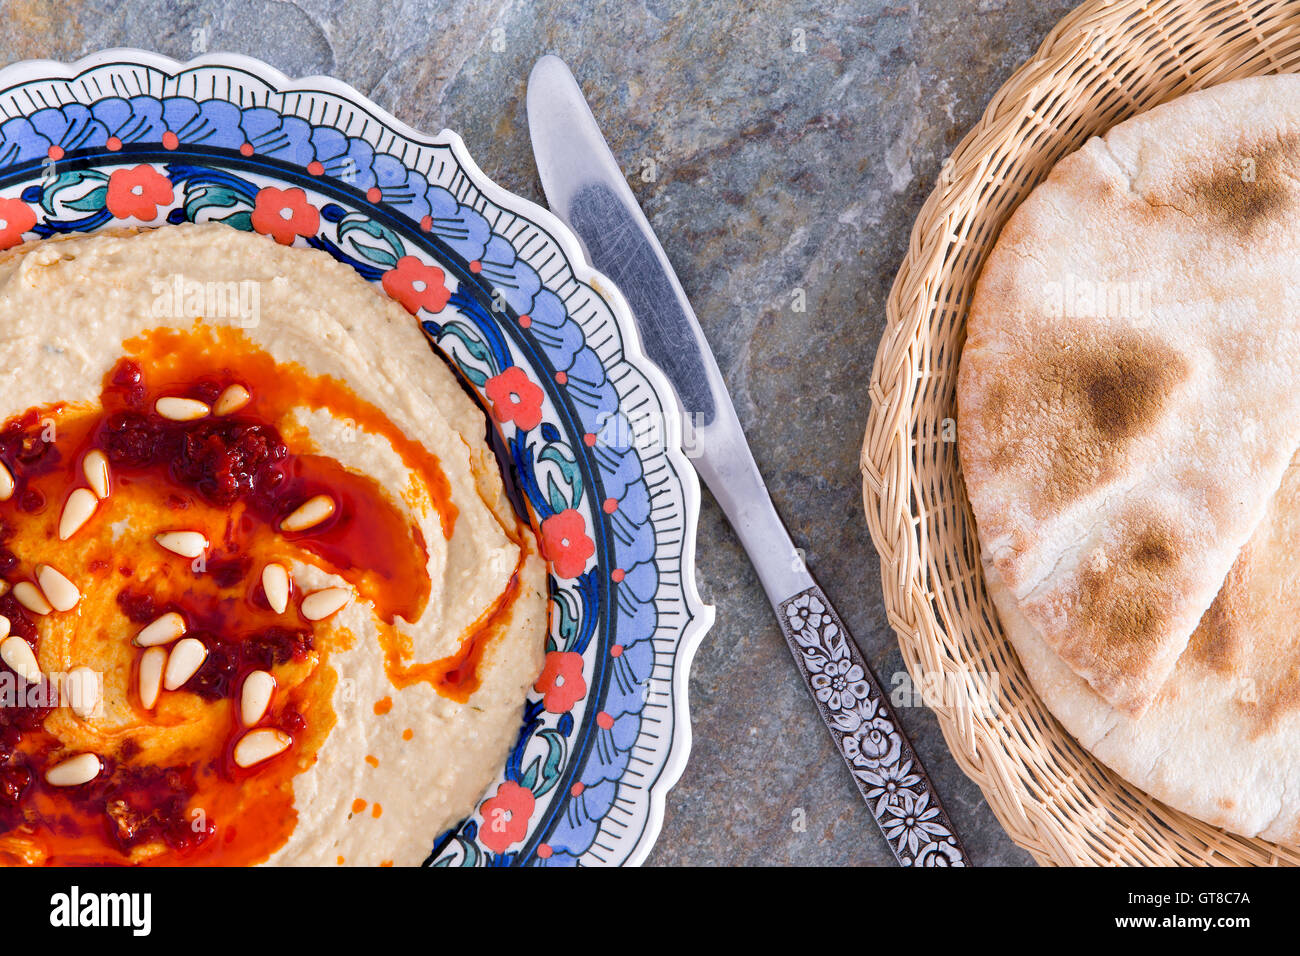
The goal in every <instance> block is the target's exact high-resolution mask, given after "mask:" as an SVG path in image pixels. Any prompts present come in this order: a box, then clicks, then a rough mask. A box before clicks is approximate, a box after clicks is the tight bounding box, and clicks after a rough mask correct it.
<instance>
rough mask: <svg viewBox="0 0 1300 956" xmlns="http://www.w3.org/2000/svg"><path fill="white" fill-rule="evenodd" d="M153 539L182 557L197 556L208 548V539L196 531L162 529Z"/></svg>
mask: <svg viewBox="0 0 1300 956" xmlns="http://www.w3.org/2000/svg"><path fill="white" fill-rule="evenodd" d="M153 539H154V540H155V541H157V542H158V544H160V545H161V546H162V547H164V548H166V549H167V550H168V551H170V552H172V553H173V554H179V555H180V556H181V557H182V558H197V557H198V556H199V555H200V554H202V553H203V552H204V551H206V550H208V539H207V538H206V537H205V536H204V535H202V534H201V533H199V532H198V531H164V532H162V533H161V534H156V535H154V536H153Z"/></svg>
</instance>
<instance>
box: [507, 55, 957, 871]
mask: <svg viewBox="0 0 1300 956" xmlns="http://www.w3.org/2000/svg"><path fill="white" fill-rule="evenodd" d="M527 111H528V128H529V133H530V135H531V137H532V143H533V154H534V156H535V158H536V161H537V172H538V175H539V177H540V178H541V182H542V189H543V191H544V192H545V193H546V200H547V203H548V204H549V206H550V208H551V212H553V213H554V214H555V215H556V216H557V217H558V218H559V219H560V220H561V221H562V222H563V223H564V224H565V225H566V226H568V227H569V228H570V229H571V230H572V231H573V232H574V233H575V234H576V235H577V237H578V240H579V242H580V243H581V244H582V247H583V251H584V252H585V253H586V255H587V258H588V260H589V261H590V262H591V264H592V265H593V266H594V267H595V268H596V269H597V270H598V271H599V272H601V273H603V274H604V275H605V276H607V277H608V278H609V279H610V280H611V281H612V282H613V283H614V284H615V285H616V286H617V287H618V289H619V291H620V292H622V294H623V297H624V299H625V300H626V301H627V304H628V306H629V307H630V309H631V311H632V315H633V318H634V319H635V321H636V325H637V329H638V331H639V332H640V335H641V340H642V343H643V345H644V347H645V350H646V353H647V354H648V355H649V356H650V358H651V359H652V360H653V361H654V362H655V363H656V364H657V365H658V366H659V368H660V369H661V370H662V371H663V372H664V374H665V376H666V377H667V378H668V381H669V382H670V384H671V385H672V387H673V391H674V392H675V395H676V398H677V405H678V412H679V413H680V415H681V416H682V421H683V428H684V431H683V434H684V435H687V436H688V437H687V439H686V440H685V442H684V444H685V445H686V453H687V456H688V457H689V458H690V460H691V463H692V464H693V465H694V466H695V469H696V471H698V472H699V474H700V477H701V478H702V479H703V480H704V482H705V483H706V484H707V485H708V486H709V490H710V491H711V492H712V493H713V495H714V497H715V498H716V499H717V501H718V504H719V505H721V507H722V510H723V512H724V513H725V514H726V515H727V519H728V520H729V521H730V522H731V525H732V527H733V528H734V529H735V530H736V534H737V536H738V537H739V538H740V541H741V543H742V544H743V546H744V547H745V550H746V552H747V553H748V555H749V557H750V560H751V561H752V562H753V565H754V568H755V570H756V571H757V572H758V576H759V580H760V582H761V583H762V585H763V589H764V591H765V592H766V594H767V597H768V600H769V601H770V602H771V604H772V608H773V610H774V611H775V612H776V616H777V620H778V623H779V624H780V626H781V630H782V633H783V634H784V636H785V639H786V643H787V644H788V646H789V648H790V651H791V653H792V654H793V655H794V659H795V663H796V664H797V665H798V667H799V670H800V672H801V674H802V676H803V679H804V683H805V685H806V686H807V688H808V690H809V692H810V693H811V694H812V696H813V699H814V701H815V703H816V705H817V709H818V712H819V713H820V715H821V717H822V720H823V722H824V723H825V724H826V727H827V729H828V730H829V731H830V733H831V737H832V738H833V740H834V742H835V745H836V749H837V751H838V752H839V754H840V756H841V757H842V758H843V759H844V762H845V763H846V764H847V766H848V768H849V771H850V772H851V773H852V775H853V779H854V783H855V784H856V785H857V787H858V791H859V793H860V794H861V795H862V798H863V799H864V800H865V801H866V803H867V805H868V807H869V808H870V809H871V811H872V815H873V817H874V818H875V820H876V822H877V824H878V825H879V827H880V829H881V832H882V834H883V835H884V837H885V839H886V841H887V842H888V844H889V846H890V849H891V850H892V851H893V853H894V856H895V858H896V859H897V860H898V861H899V862H900V863H902V864H903V865H913V864H915V865H937V866H945V865H946V866H953V865H957V866H967V865H970V861H969V858H968V857H967V855H966V851H965V849H964V848H963V846H962V844H961V841H960V839H959V838H958V836H957V834H956V831H955V830H954V829H953V826H952V823H951V821H950V819H949V818H948V815H947V813H946V812H945V811H944V809H943V806H942V804H941V803H940V802H939V798H938V795H937V794H936V793H935V790H934V787H933V785H932V784H931V782H930V779H929V777H928V775H927V774H926V773H925V770H924V769H923V768H922V766H921V762H920V760H919V759H918V757H917V755H916V752H915V750H914V749H913V748H912V745H911V743H910V742H909V741H908V740H907V737H906V736H905V735H904V733H903V730H902V725H901V724H900V723H899V721H898V718H897V716H896V715H895V714H894V712H893V709H892V707H891V705H890V701H889V697H888V695H887V694H886V693H885V692H884V690H883V688H882V687H881V685H880V683H879V681H878V680H877V679H876V677H875V675H874V674H873V673H872V671H871V668H870V667H869V666H868V665H867V663H866V661H865V659H864V658H863V656H862V653H861V651H859V649H858V647H857V644H856V643H855V642H854V640H853V639H852V637H851V635H850V634H849V632H848V630H847V629H846V628H845V626H844V622H843V620H842V619H841V618H840V616H839V614H837V613H836V611H835V609H834V607H832V605H831V602H830V600H829V598H827V597H826V595H825V593H824V592H823V591H822V590H821V588H820V587H819V586H818V584H817V582H816V581H815V580H814V579H813V577H812V574H811V573H810V572H809V570H808V568H807V567H806V565H805V563H804V561H803V558H802V552H801V551H799V550H798V549H796V548H795V545H794V542H793V541H792V540H791V538H790V535H789V533H788V532H787V531H786V528H785V526H784V524H782V522H781V519H780V517H779V516H778V515H777V513H776V509H775V507H774V506H773V504H772V499H771V497H770V495H769V494H768V491H767V487H766V485H765V484H764V483H763V478H762V475H761V474H760V473H759V470H758V466H757V464H756V463H755V461H754V456H753V454H752V453H751V452H750V448H749V443H748V442H747V441H746V440H745V435H744V432H743V431H742V430H741V427H740V421H739V420H738V419H737V417H736V410H735V408H734V406H733V405H732V402H731V397H730V395H729V394H728V392H727V388H726V385H725V384H724V381H723V378H722V373H721V372H720V371H719V369H718V363H717V360H716V359H715V358H714V355H713V351H712V349H710V348H709V344H708V341H707V340H706V339H705V337H704V332H703V330H702V329H701V328H700V324H699V320H698V319H697V318H696V315H695V312H694V310H693V309H692V308H691V304H690V301H689V300H688V299H687V297H686V293H685V291H684V290H683V288H682V284H681V282H680V280H679V279H678V278H677V273H676V272H675V271H674V270H673V267H672V264H671V263H670V262H669V260H668V256H667V254H666V253H665V252H664V249H663V247H662V246H661V245H660V243H659V240H658V239H657V238H656V236H655V234H654V231H653V230H652V229H651V227H650V223H649V222H648V221H647V220H646V218H645V215H644V214H643V213H642V211H641V208H640V206H639V205H637V202H636V198H635V197H634V196H633V194H632V190H631V188H630V187H629V186H628V184H627V179H626V178H625V177H624V175H623V173H622V171H621V169H620V167H619V165H618V162H617V161H616V160H615V158H614V154H613V153H612V152H611V150H610V148H609V145H608V144H607V143H606V142H605V138H604V136H602V135H601V132H600V128H599V127H598V126H597V124H596V120H595V117H594V116H593V115H592V113H591V109H590V107H589V106H588V105H587V101H586V99H585V98H584V97H583V95H582V90H581V89H580V88H579V86H578V83H577V80H575V79H574V77H573V74H572V73H571V72H570V71H569V68H568V67H567V66H566V65H565V63H564V61H563V60H561V59H559V58H558V57H555V56H550V55H548V56H544V57H542V58H541V59H540V60H538V62H537V64H536V65H535V66H534V67H533V70H532V73H531V74H530V76H529V78H528V95H527Z"/></svg>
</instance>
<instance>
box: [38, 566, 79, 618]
mask: <svg viewBox="0 0 1300 956" xmlns="http://www.w3.org/2000/svg"><path fill="white" fill-rule="evenodd" d="M36 583H37V584H39V585H40V586H41V590H42V591H44V592H45V598H46V600H48V601H49V602H50V604H52V605H53V606H54V610H56V611H71V610H72V609H73V608H74V607H76V606H77V602H78V601H80V600H81V592H80V591H78V590H77V586H76V585H75V584H73V583H72V582H71V581H69V580H68V579H67V577H65V576H64V574H63V572H62V571H60V570H59V569H58V568H53V567H50V566H49V565H48V564H38V565H37V566H36Z"/></svg>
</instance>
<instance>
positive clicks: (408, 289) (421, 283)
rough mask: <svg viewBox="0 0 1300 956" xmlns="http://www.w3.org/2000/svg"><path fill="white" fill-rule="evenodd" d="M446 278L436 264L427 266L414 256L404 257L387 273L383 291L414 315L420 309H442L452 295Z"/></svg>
mask: <svg viewBox="0 0 1300 956" xmlns="http://www.w3.org/2000/svg"><path fill="white" fill-rule="evenodd" d="M444 278H445V276H444V275H443V271H442V270H441V269H439V268H438V267H437V266H427V265H425V264H424V263H423V262H421V261H420V260H419V259H417V258H415V256H402V258H400V259H398V260H397V265H396V266H394V267H393V268H392V269H389V270H388V271H387V272H385V273H384V278H383V285H384V291H385V292H387V293H388V294H389V296H391V297H392V298H394V299H396V300H397V301H398V302H400V303H401V304H402V308H404V309H406V311H407V312H410V313H411V314H412V315H414V314H415V313H416V312H418V311H420V309H424V310H425V311H426V312H441V311H442V310H443V309H444V308H446V307H447V300H448V299H450V298H451V292H450V291H449V290H448V289H447V286H446V284H445V283H444V282H443V279H444Z"/></svg>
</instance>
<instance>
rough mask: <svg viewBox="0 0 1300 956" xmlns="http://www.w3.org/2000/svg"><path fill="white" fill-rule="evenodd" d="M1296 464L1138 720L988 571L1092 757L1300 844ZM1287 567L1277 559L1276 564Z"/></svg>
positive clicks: (1021, 639) (1007, 615)
mask: <svg viewBox="0 0 1300 956" xmlns="http://www.w3.org/2000/svg"><path fill="white" fill-rule="evenodd" d="M1296 554H1300V456H1297V458H1296V459H1295V460H1294V461H1293V462H1292V464H1291V466H1290V468H1288V469H1287V471H1286V475H1285V478H1284V480H1283V482H1282V487H1281V489H1280V490H1279V492H1278V494H1277V495H1276V496H1275V497H1274V498H1273V500H1272V502H1271V504H1270V507H1269V509H1268V512H1267V514H1266V515H1265V519H1264V521H1263V522H1262V523H1261V524H1260V526H1259V527H1258V528H1257V529H1256V532H1255V535H1254V536H1253V537H1252V538H1251V540H1250V541H1249V543H1248V544H1247V545H1246V547H1245V548H1244V549H1243V550H1242V553H1241V555H1240V556H1239V557H1238V559H1237V561H1236V563H1235V564H1234V565H1233V567H1232V571H1231V572H1230V573H1229V575H1228V578H1227V580H1226V581H1225V582H1224V585H1223V588H1222V589H1221V590H1220V591H1219V594H1218V596H1217V597H1216V598H1215V600H1214V603H1213V604H1212V605H1211V607H1210V610H1209V611H1208V612H1207V613H1206V614H1205V617H1204V618H1203V619H1202V621H1201V624H1200V626H1199V627H1198V628H1197V629H1196V631H1195V632H1194V633H1193V635H1192V638H1191V641H1190V643H1189V645H1188V647H1187V650H1186V651H1185V652H1184V653H1183V655H1182V656H1181V657H1180V658H1179V659H1178V661H1177V663H1176V664H1175V665H1174V669H1173V672H1172V673H1171V674H1170V676H1169V679H1168V680H1167V681H1165V684H1164V686H1163V687H1161V689H1160V693H1159V694H1158V695H1157V696H1156V699H1155V701H1153V702H1152V704H1151V706H1150V708H1148V710H1147V711H1146V713H1144V714H1143V715H1142V717H1141V718H1140V719H1135V718H1132V717H1129V716H1127V715H1125V714H1123V713H1121V712H1120V711H1118V710H1116V709H1115V708H1113V707H1111V706H1110V705H1109V704H1107V703H1106V702H1105V701H1104V700H1102V698H1101V697H1099V696H1097V694H1095V693H1093V691H1092V690H1091V689H1090V688H1089V687H1088V684H1087V683H1086V682H1085V681H1084V680H1083V679H1082V678H1081V677H1079V676H1078V675H1077V674H1075V673H1074V672H1073V671H1071V669H1070V668H1069V667H1067V666H1066V664H1065V663H1064V661H1062V660H1061V658H1060V657H1058V656H1057V655H1056V654H1055V653H1053V652H1052V650H1051V649H1050V648H1048V646H1047V644H1046V642H1045V641H1044V640H1043V638H1042V636H1041V635H1040V634H1039V632H1038V631H1037V630H1036V629H1035V628H1034V627H1033V626H1032V625H1030V624H1029V623H1028V622H1027V621H1026V619H1025V616H1024V615H1023V614H1022V613H1021V612H1020V610H1019V608H1018V607H1017V605H1016V602H1015V600H1014V599H1012V598H1011V596H1010V592H1009V591H1008V590H1007V589H1006V587H1005V586H1004V585H1003V584H1002V582H1001V580H1000V579H999V578H998V577H997V571H996V569H994V570H992V571H990V573H989V579H988V584H989V590H990V593H991V595H992V597H993V600H994V603H995V604H996V605H997V608H998V614H999V616H1000V617H1001V619H1002V624H1003V627H1004V629H1005V630H1006V631H1007V634H1008V636H1009V637H1010V638H1011V642H1012V643H1013V644H1014V645H1015V648H1016V652H1017V654H1019V655H1020V660H1021V662H1022V663H1023V664H1024V666H1025V671H1026V673H1028V675H1029V679H1030V681H1031V682H1032V683H1033V685H1034V689H1035V690H1037V691H1038V693H1039V696H1041V697H1042V698H1043V700H1044V701H1045V702H1046V703H1047V706H1048V707H1049V708H1051V710H1052V713H1054V714H1055V715H1056V716H1057V718H1058V719H1059V720H1060V721H1061V723H1062V724H1063V725H1064V726H1065V728H1066V730H1068V731H1069V732H1070V733H1071V734H1072V735H1073V736H1074V737H1075V738H1076V739H1077V740H1078V741H1079V743H1081V744H1082V745H1083V746H1084V747H1086V748H1087V749H1088V750H1090V751H1091V752H1092V753H1093V754H1094V755H1095V756H1096V757H1097V758H1098V759H1099V760H1101V761H1102V762H1104V763H1105V764H1107V765H1108V766H1109V767H1111V768H1112V769H1113V770H1115V771H1116V772H1117V773H1119V774H1120V775H1121V776H1123V777H1124V778H1125V779H1127V780H1129V781H1130V782H1132V783H1133V784H1135V785H1137V786H1139V787H1141V788H1142V789H1143V790H1145V791H1147V792H1148V793H1150V794H1151V795H1152V796H1154V797H1156V798H1157V799H1160V800H1163V801H1164V802H1165V803H1167V804H1169V805H1171V806H1174V807H1177V808H1178V809H1180V810H1183V811H1185V812H1187V813H1190V814H1192V815H1193V816H1195V817H1198V818H1200V819H1202V820H1205V821H1206V822H1208V823H1212V824H1214V825H1216V826H1221V827H1224V828H1226V829H1229V830H1232V831H1234V832H1236V833H1241V834H1244V835H1246V836H1262V837H1264V838H1265V839H1268V840H1274V841H1276V842H1279V843H1287V844H1292V845H1298V844H1300V760H1298V759H1297V756H1298V751H1300V743H1298V742H1300V627H1297V622H1300V561H1297V560H1295V559H1294V557H1293V556H1294V555H1296ZM1279 559H1281V560H1279Z"/></svg>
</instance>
